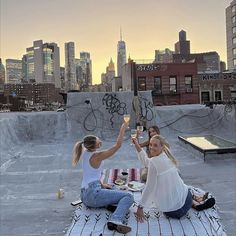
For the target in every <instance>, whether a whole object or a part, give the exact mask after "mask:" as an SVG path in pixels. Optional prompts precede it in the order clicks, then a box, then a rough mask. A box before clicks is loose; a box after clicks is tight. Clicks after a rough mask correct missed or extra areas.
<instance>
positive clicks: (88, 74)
mask: <svg viewBox="0 0 236 236" xmlns="http://www.w3.org/2000/svg"><path fill="white" fill-rule="evenodd" d="M80 65H81V67H82V71H83V73H84V74H85V84H86V85H92V60H91V59H90V53H89V52H81V53H80Z"/></svg>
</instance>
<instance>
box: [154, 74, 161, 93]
mask: <svg viewBox="0 0 236 236" xmlns="http://www.w3.org/2000/svg"><path fill="white" fill-rule="evenodd" d="M154 90H155V91H156V92H158V93H161V77H154Z"/></svg>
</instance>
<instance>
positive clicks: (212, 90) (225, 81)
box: [197, 72, 236, 103]
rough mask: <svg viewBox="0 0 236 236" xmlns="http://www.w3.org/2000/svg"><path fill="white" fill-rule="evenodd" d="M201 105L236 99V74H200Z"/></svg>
mask: <svg viewBox="0 0 236 236" xmlns="http://www.w3.org/2000/svg"><path fill="white" fill-rule="evenodd" d="M197 77H198V81H199V83H198V84H199V97H200V103H206V102H218V101H229V100H232V99H236V73H230V72H223V73H207V74H206V73H205V74H199V75H198V76H197Z"/></svg>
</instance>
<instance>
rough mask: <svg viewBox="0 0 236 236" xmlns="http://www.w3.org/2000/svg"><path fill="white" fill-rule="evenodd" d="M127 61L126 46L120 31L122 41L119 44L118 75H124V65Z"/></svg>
mask: <svg viewBox="0 0 236 236" xmlns="http://www.w3.org/2000/svg"><path fill="white" fill-rule="evenodd" d="M125 63H126V46H125V41H123V40H122V32H121V31H120V41H118V44H117V76H119V77H121V76H122V67H123V66H124V65H125Z"/></svg>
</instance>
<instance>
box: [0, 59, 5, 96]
mask: <svg viewBox="0 0 236 236" xmlns="http://www.w3.org/2000/svg"><path fill="white" fill-rule="evenodd" d="M4 83H5V67H4V65H3V64H2V59H1V58H0V93H2V92H3V90H4Z"/></svg>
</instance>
